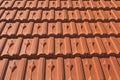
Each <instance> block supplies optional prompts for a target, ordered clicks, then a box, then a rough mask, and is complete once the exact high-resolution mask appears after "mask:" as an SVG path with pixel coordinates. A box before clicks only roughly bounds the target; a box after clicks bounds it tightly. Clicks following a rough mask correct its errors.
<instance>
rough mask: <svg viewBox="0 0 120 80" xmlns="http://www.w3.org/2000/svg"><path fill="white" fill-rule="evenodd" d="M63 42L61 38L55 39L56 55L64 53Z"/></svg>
mask: <svg viewBox="0 0 120 80" xmlns="http://www.w3.org/2000/svg"><path fill="white" fill-rule="evenodd" d="M64 49H65V44H64V40H63V39H61V38H57V39H55V53H56V55H60V54H64Z"/></svg>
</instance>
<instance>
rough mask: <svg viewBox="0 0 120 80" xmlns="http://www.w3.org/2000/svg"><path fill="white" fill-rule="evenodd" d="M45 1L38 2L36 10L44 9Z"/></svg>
mask: <svg viewBox="0 0 120 80" xmlns="http://www.w3.org/2000/svg"><path fill="white" fill-rule="evenodd" d="M45 6H46V5H45V1H38V5H37V8H45Z"/></svg>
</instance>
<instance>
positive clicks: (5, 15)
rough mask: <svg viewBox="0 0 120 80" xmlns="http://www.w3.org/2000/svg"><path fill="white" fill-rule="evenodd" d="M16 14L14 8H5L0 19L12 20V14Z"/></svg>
mask: <svg viewBox="0 0 120 80" xmlns="http://www.w3.org/2000/svg"><path fill="white" fill-rule="evenodd" d="M15 15H16V10H6V11H5V12H4V13H3V15H2V17H1V19H2V20H12V19H13V18H14V16H15Z"/></svg>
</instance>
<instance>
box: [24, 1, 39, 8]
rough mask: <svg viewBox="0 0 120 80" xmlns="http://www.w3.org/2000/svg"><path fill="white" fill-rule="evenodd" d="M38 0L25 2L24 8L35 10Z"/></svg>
mask: <svg viewBox="0 0 120 80" xmlns="http://www.w3.org/2000/svg"><path fill="white" fill-rule="evenodd" d="M37 2H38V0H33V1H27V2H26V6H25V8H36V6H37Z"/></svg>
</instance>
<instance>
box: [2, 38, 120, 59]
mask: <svg viewBox="0 0 120 80" xmlns="http://www.w3.org/2000/svg"><path fill="white" fill-rule="evenodd" d="M6 40H7V41H6ZM119 40H120V38H117V37H112V36H111V37H109V38H101V37H94V38H85V37H79V38H69V37H64V38H54V37H49V38H38V37H33V38H24V39H23V38H22V37H18V38H10V39H5V38H2V39H1V40H0V42H1V43H2V44H3V45H2V44H1V52H2V53H1V57H2V56H7V55H8V56H14V55H19V56H22V55H28V56H31V55H99V56H100V55H101V54H105V55H112V54H114V55H117V54H120V50H119V47H120V46H119V45H120V41H119ZM4 46H5V47H4Z"/></svg>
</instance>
